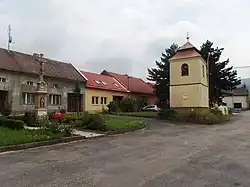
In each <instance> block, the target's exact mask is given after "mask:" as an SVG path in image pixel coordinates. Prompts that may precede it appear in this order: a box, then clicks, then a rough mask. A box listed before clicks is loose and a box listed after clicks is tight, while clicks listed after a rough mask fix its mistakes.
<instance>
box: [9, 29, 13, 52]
mask: <svg viewBox="0 0 250 187" xmlns="http://www.w3.org/2000/svg"><path fill="white" fill-rule="evenodd" d="M11 30H12V29H11V25H9V26H8V51H9V50H10V44H12V42H13V41H12V36H11Z"/></svg>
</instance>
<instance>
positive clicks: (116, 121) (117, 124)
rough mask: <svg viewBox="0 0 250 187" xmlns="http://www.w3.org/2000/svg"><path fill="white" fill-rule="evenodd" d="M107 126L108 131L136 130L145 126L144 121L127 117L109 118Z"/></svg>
mask: <svg viewBox="0 0 250 187" xmlns="http://www.w3.org/2000/svg"><path fill="white" fill-rule="evenodd" d="M106 125H107V128H108V130H116V129H117V130H120V129H136V128H139V127H142V126H143V125H145V123H144V121H143V120H139V119H132V118H129V117H125V116H108V117H107V121H106Z"/></svg>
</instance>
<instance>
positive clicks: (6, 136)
mask: <svg viewBox="0 0 250 187" xmlns="http://www.w3.org/2000/svg"><path fill="white" fill-rule="evenodd" d="M65 136H66V134H65V133H61V132H58V133H53V132H51V131H48V130H28V129H22V130H11V129H8V128H2V127H0V147H2V146H7V145H17V144H25V143H31V142H39V141H44V140H51V139H58V138H62V137H65Z"/></svg>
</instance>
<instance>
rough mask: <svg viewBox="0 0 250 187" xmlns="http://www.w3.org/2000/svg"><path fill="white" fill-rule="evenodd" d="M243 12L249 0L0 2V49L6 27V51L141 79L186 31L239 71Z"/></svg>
mask: <svg viewBox="0 0 250 187" xmlns="http://www.w3.org/2000/svg"><path fill="white" fill-rule="evenodd" d="M249 8H250V1H249V0H219V1H218V0H209V1H204V0H203V1H201V0H0V27H1V28H0V46H1V47H7V28H8V24H11V26H12V29H13V30H12V37H13V41H14V42H15V43H14V44H13V45H12V49H13V50H18V51H23V52H27V53H33V52H37V53H44V54H45V56H46V57H48V58H53V59H57V60H63V61H67V62H71V63H73V64H74V65H76V66H77V67H78V68H80V69H82V70H88V71H93V72H98V73H99V72H101V71H102V70H103V69H106V70H109V71H114V72H119V73H127V74H130V75H132V76H137V77H142V78H143V79H145V77H146V76H147V68H150V67H153V66H154V65H155V62H154V61H155V60H158V59H159V58H160V56H161V52H163V51H164V49H165V48H167V47H169V46H170V44H171V43H173V42H175V43H177V44H178V45H182V44H184V43H185V37H186V33H187V32H190V36H191V39H190V41H191V43H193V44H194V45H195V46H197V48H199V47H200V46H201V44H202V43H203V42H204V41H205V40H207V39H209V40H210V41H213V42H214V44H215V45H216V46H219V47H224V48H225V52H224V54H223V56H224V57H225V58H230V61H231V62H230V63H231V65H234V66H244V65H250V55H249V49H250V42H249V41H250V35H249V33H250V24H249V23H248V18H249V17H250V11H249ZM249 72H250V69H249ZM248 74H250V73H248V72H246V73H244V72H243V73H240V76H242V77H245V76H247V75H248Z"/></svg>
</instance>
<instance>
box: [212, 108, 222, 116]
mask: <svg viewBox="0 0 250 187" xmlns="http://www.w3.org/2000/svg"><path fill="white" fill-rule="evenodd" d="M210 111H211V112H212V113H213V114H215V115H216V116H222V112H221V111H220V109H219V108H218V107H215V108H211V109H210Z"/></svg>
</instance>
